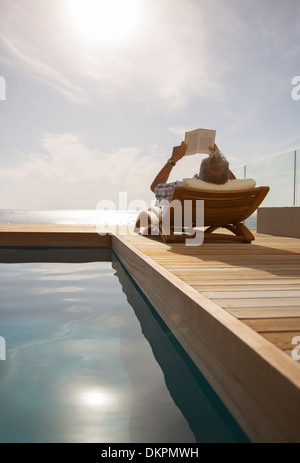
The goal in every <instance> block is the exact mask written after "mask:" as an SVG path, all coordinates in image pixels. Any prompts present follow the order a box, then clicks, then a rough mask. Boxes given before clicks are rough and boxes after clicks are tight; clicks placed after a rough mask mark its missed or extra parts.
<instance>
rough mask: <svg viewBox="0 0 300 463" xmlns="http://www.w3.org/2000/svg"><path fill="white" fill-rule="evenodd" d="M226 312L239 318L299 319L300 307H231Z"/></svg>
mask: <svg viewBox="0 0 300 463" xmlns="http://www.w3.org/2000/svg"><path fill="white" fill-rule="evenodd" d="M226 312H229V313H231V314H232V315H234V316H235V317H237V318H240V319H244V318H286V317H299V316H300V308H299V307H273V306H272V307H234V308H232V307H230V308H227V309H226Z"/></svg>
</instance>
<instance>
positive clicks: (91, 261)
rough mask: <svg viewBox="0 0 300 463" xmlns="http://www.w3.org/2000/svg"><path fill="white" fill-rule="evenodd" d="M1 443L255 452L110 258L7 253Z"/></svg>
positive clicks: (1, 270) (0, 258) (2, 269)
mask: <svg viewBox="0 0 300 463" xmlns="http://www.w3.org/2000/svg"><path fill="white" fill-rule="evenodd" d="M0 286H1V306H0V336H2V337H4V338H5V341H6V360H2V361H0V442H2V443H4V442H7V443H9V442H12V443H16V442H18V443H23V442H30V443H43V442H44V443H46V442H50V443H51V442H61V443H64V442H68V443H88V442H90V443H104V442H105V443H113V442H118V443H121V442H124V443H125V442H126V443H132V442H133V443H137V442H143V443H147V442H152V443H153V442H156V443H157V442H161V443H176V442H178V443H179V442H180V443H186V442H189V443H194V442H247V441H248V439H247V437H246V436H245V434H244V433H243V431H242V430H241V429H240V427H239V426H238V424H237V423H236V422H235V421H234V419H233V417H232V416H231V415H230V413H229V412H228V411H227V409H226V408H225V407H224V405H223V404H222V403H221V401H220V400H219V399H218V397H217V396H216V394H215V393H214V391H213V390H212V389H211V388H210V387H209V385H208V384H207V382H206V381H205V379H204V378H203V376H202V375H201V373H200V372H199V371H198V369H197V368H196V367H195V365H194V364H193V363H192V361H191V360H190V359H189V357H188V356H187V355H186V354H185V352H184V351H183V349H182V348H181V347H180V345H179V344H178V343H177V341H176V340H175V338H174V337H173V335H172V333H170V331H169V330H168V328H167V327H166V325H165V324H164V323H163V322H162V320H161V319H160V318H159V316H158V315H157V312H156V311H155V310H154V308H153V307H152V306H151V305H150V304H149V302H148V301H147V300H146V298H145V297H144V295H143V294H142V293H141V291H140V290H139V288H137V286H136V284H135V283H134V282H133V280H132V279H131V277H130V276H129V274H128V273H127V271H126V270H125V269H124V268H123V266H122V265H121V263H120V261H119V260H118V258H117V257H116V255H115V254H114V253H113V252H112V251H111V250H110V249H95V248H94V249H91V248H86V249H79V248H78V249H68V248H60V249H55V248H53V249H50V248H48V249H47V248H45V249H34V248H25V249H9V248H1V249H0Z"/></svg>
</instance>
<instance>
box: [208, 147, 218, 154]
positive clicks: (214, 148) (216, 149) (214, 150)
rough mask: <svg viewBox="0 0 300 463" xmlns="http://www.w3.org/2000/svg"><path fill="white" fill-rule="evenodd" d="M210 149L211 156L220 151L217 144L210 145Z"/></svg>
mask: <svg viewBox="0 0 300 463" xmlns="http://www.w3.org/2000/svg"><path fill="white" fill-rule="evenodd" d="M208 149H209V151H210V154H209V156H213V155H214V154H215V153H216V152H217V151H218V149H219V148H218V147H217V145H216V144H214V146H209V147H208Z"/></svg>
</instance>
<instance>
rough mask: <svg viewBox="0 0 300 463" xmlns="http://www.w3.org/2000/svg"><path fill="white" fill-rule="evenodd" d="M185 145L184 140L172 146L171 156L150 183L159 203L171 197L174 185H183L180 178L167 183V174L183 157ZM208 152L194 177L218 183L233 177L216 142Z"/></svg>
mask: <svg viewBox="0 0 300 463" xmlns="http://www.w3.org/2000/svg"><path fill="white" fill-rule="evenodd" d="M186 149H187V145H186V143H184V141H183V142H182V143H181V145H179V146H174V148H173V152H172V156H171V157H170V159H168V161H167V163H166V164H165V165H164V167H163V168H162V169H161V170H160V171H159V173H158V174H157V176H156V177H155V179H154V180H153V182H152V184H151V187H150V188H151V190H152V191H153V193H154V194H155V196H156V199H157V200H158V203H159V204H163V203H164V202H167V201H169V200H170V199H171V197H172V195H173V191H174V188H175V186H179V185H183V181H182V180H177V181H176V182H171V183H167V181H168V178H169V175H170V173H171V171H172V169H173V167H174V166H176V163H177V162H178V161H179V160H180V159H182V158H183V156H184V155H185V153H186ZM209 150H210V154H209V156H208V158H205V159H204V160H203V161H202V163H201V167H200V172H199V175H198V174H196V175H195V176H194V178H198V179H199V180H204V181H205V182H210V183H216V184H218V185H221V184H224V183H226V182H227V181H228V180H233V179H235V176H234V175H233V173H232V172H231V171H230V170H229V163H228V161H227V160H226V158H225V157H224V156H223V155H222V153H221V152H220V150H219V148H218V147H217V145H216V144H214V146H210V147H209Z"/></svg>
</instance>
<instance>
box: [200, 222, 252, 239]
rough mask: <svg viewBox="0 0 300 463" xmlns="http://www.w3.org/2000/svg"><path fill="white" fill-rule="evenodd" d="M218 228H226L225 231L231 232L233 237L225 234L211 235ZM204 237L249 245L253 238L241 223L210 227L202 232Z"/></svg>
mask: <svg viewBox="0 0 300 463" xmlns="http://www.w3.org/2000/svg"><path fill="white" fill-rule="evenodd" d="M218 228H226V229H227V230H229V231H231V232H232V233H233V235H234V236H232V235H226V234H225V233H223V234H222V233H215V234H214V233H213V232H214V231H215V230H217V229H218ZM204 237H205V238H207V239H222V238H223V239H225V240H236V241H241V242H243V243H251V241H253V240H254V239H255V238H254V236H253V234H252V233H251V231H250V230H249V228H248V227H246V225H245V224H243V223H237V224H234V225H229V224H228V225H222V226H220V227H218V226H210V227H208V228H207V229H206V230H205V232H204Z"/></svg>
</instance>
